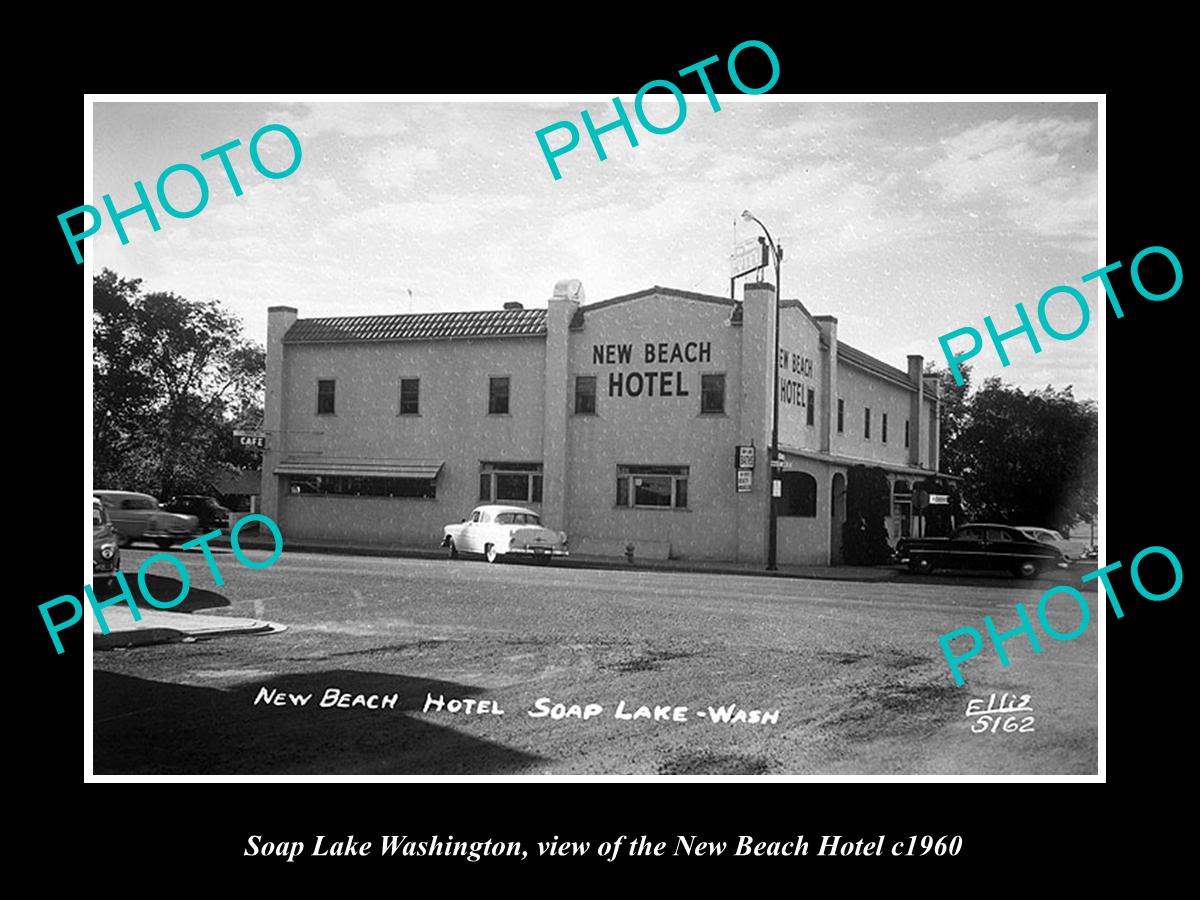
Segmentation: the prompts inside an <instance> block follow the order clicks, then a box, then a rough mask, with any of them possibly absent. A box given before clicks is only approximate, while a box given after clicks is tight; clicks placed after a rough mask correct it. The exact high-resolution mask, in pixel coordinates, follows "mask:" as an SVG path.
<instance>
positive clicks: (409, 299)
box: [405, 288, 412, 313]
mask: <svg viewBox="0 0 1200 900" xmlns="http://www.w3.org/2000/svg"><path fill="white" fill-rule="evenodd" d="M405 290H406V291H408V311H409V312H410V313H411V312H412V288H405Z"/></svg>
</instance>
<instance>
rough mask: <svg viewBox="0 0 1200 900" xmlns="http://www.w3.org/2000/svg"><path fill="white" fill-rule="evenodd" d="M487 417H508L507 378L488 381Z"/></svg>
mask: <svg viewBox="0 0 1200 900" xmlns="http://www.w3.org/2000/svg"><path fill="white" fill-rule="evenodd" d="M488 415H489V416H507V415H508V376H507V375H505V376H503V377H500V378H489V379H488Z"/></svg>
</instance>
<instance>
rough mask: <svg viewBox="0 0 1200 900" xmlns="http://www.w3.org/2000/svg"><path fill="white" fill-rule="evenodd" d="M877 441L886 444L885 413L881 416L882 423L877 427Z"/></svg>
mask: <svg viewBox="0 0 1200 900" xmlns="http://www.w3.org/2000/svg"><path fill="white" fill-rule="evenodd" d="M879 439H880V440H881V441H883V442H884V443H885V444H886V443H887V413H884V414H883V422H882V424H881V425H880V426H879Z"/></svg>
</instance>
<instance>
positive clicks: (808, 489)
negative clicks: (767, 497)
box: [776, 472, 817, 519]
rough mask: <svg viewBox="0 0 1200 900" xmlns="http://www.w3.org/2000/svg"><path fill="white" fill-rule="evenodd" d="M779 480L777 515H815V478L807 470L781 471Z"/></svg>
mask: <svg viewBox="0 0 1200 900" xmlns="http://www.w3.org/2000/svg"><path fill="white" fill-rule="evenodd" d="M779 480H780V482H781V484H780V496H779V499H778V500H777V501H776V503H777V504H778V507H777V512H778V513H779V515H781V516H804V517H806V518H809V519H811V518H813V517H814V516H816V514H817V479H815V478H813V477H812V476H811V475H809V474H808V473H807V472H781V473H780V474H779Z"/></svg>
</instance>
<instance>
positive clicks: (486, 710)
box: [253, 687, 780, 725]
mask: <svg viewBox="0 0 1200 900" xmlns="http://www.w3.org/2000/svg"><path fill="white" fill-rule="evenodd" d="M315 696H316V694H312V693H309V694H292V693H288V692H285V691H280V690H276V689H274V688H267V687H262V688H259V690H258V693H257V694H256V695H255V697H254V704H253V705H254V706H258V705H259V704H262V705H264V706H293V707H295V706H308V705H309V703H311V702H312V700H313V698H314V697H315ZM399 699H400V695H399V694H396V693H392V694H362V693H357V694H356V693H351V692H350V691H343V690H342V689H340V688H338V687H329V688H326V689H325V692H324V693H323V694H322V696H321V699H320V701H319V702H318V703H316V704H314V706H315V707H317V708H320V709H331V708H335V707H336V708H341V709H352V708H354V707H363V708H364V709H396V704H397V702H398V701H399ZM604 710H605V707H604V706H603V704H600V703H555V702H553V701H552V700H551V698H549V697H538V698H537V700H535V701H534V703H533V707H532V708H531V709H527V710H525V715H527V716H528V717H529V718H531V719H549V720H550V721H553V722H559V721H564V720H568V719H576V720H579V721H581V722H583V721H588V720H590V719H594V718H596V717H598V716H600V715H602V714H603V713H604ZM421 711H422V712H436V713H444V714H447V715H467V716H472V715H475V716H481V715H490V716H503V715H506V713H505V711H504V710H503V709H502V708H501V707H500V704H499V702H498V701H496V700H478V699H474V698H465V699H460V698H457V697H451V698H450V699H446V696H445V695H444V694H439V695H438V696H436V697H435V696H433V694H428V693H427V694H426V695H425V706H424V708H423V709H422V710H421ZM779 712H780V711H779V710H778V709H774V710H762V709H741V708H739V707H738V705H737V704H736V703H730V704H728V705H727V706H715V707H714V706H709V707H707V708H706V709H699V708H697V709H694V710H689V708H688V707H686V706H676V705H674V704H667V705H639V704H636V703H626V702H625V701H624V700H621V701H618V703H617V705H616V707H615V709H614V710H613V712H612V715H611V716H609V717H608V718H613V719H617V720H619V721H622V722H636V721H641V720H648V721H652V722H692V721H696V719H705V720H707V721H709V722H711V723H713V724H726V723H728V724H730V725H743V724H744V725H777V724H778V723H779Z"/></svg>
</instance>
